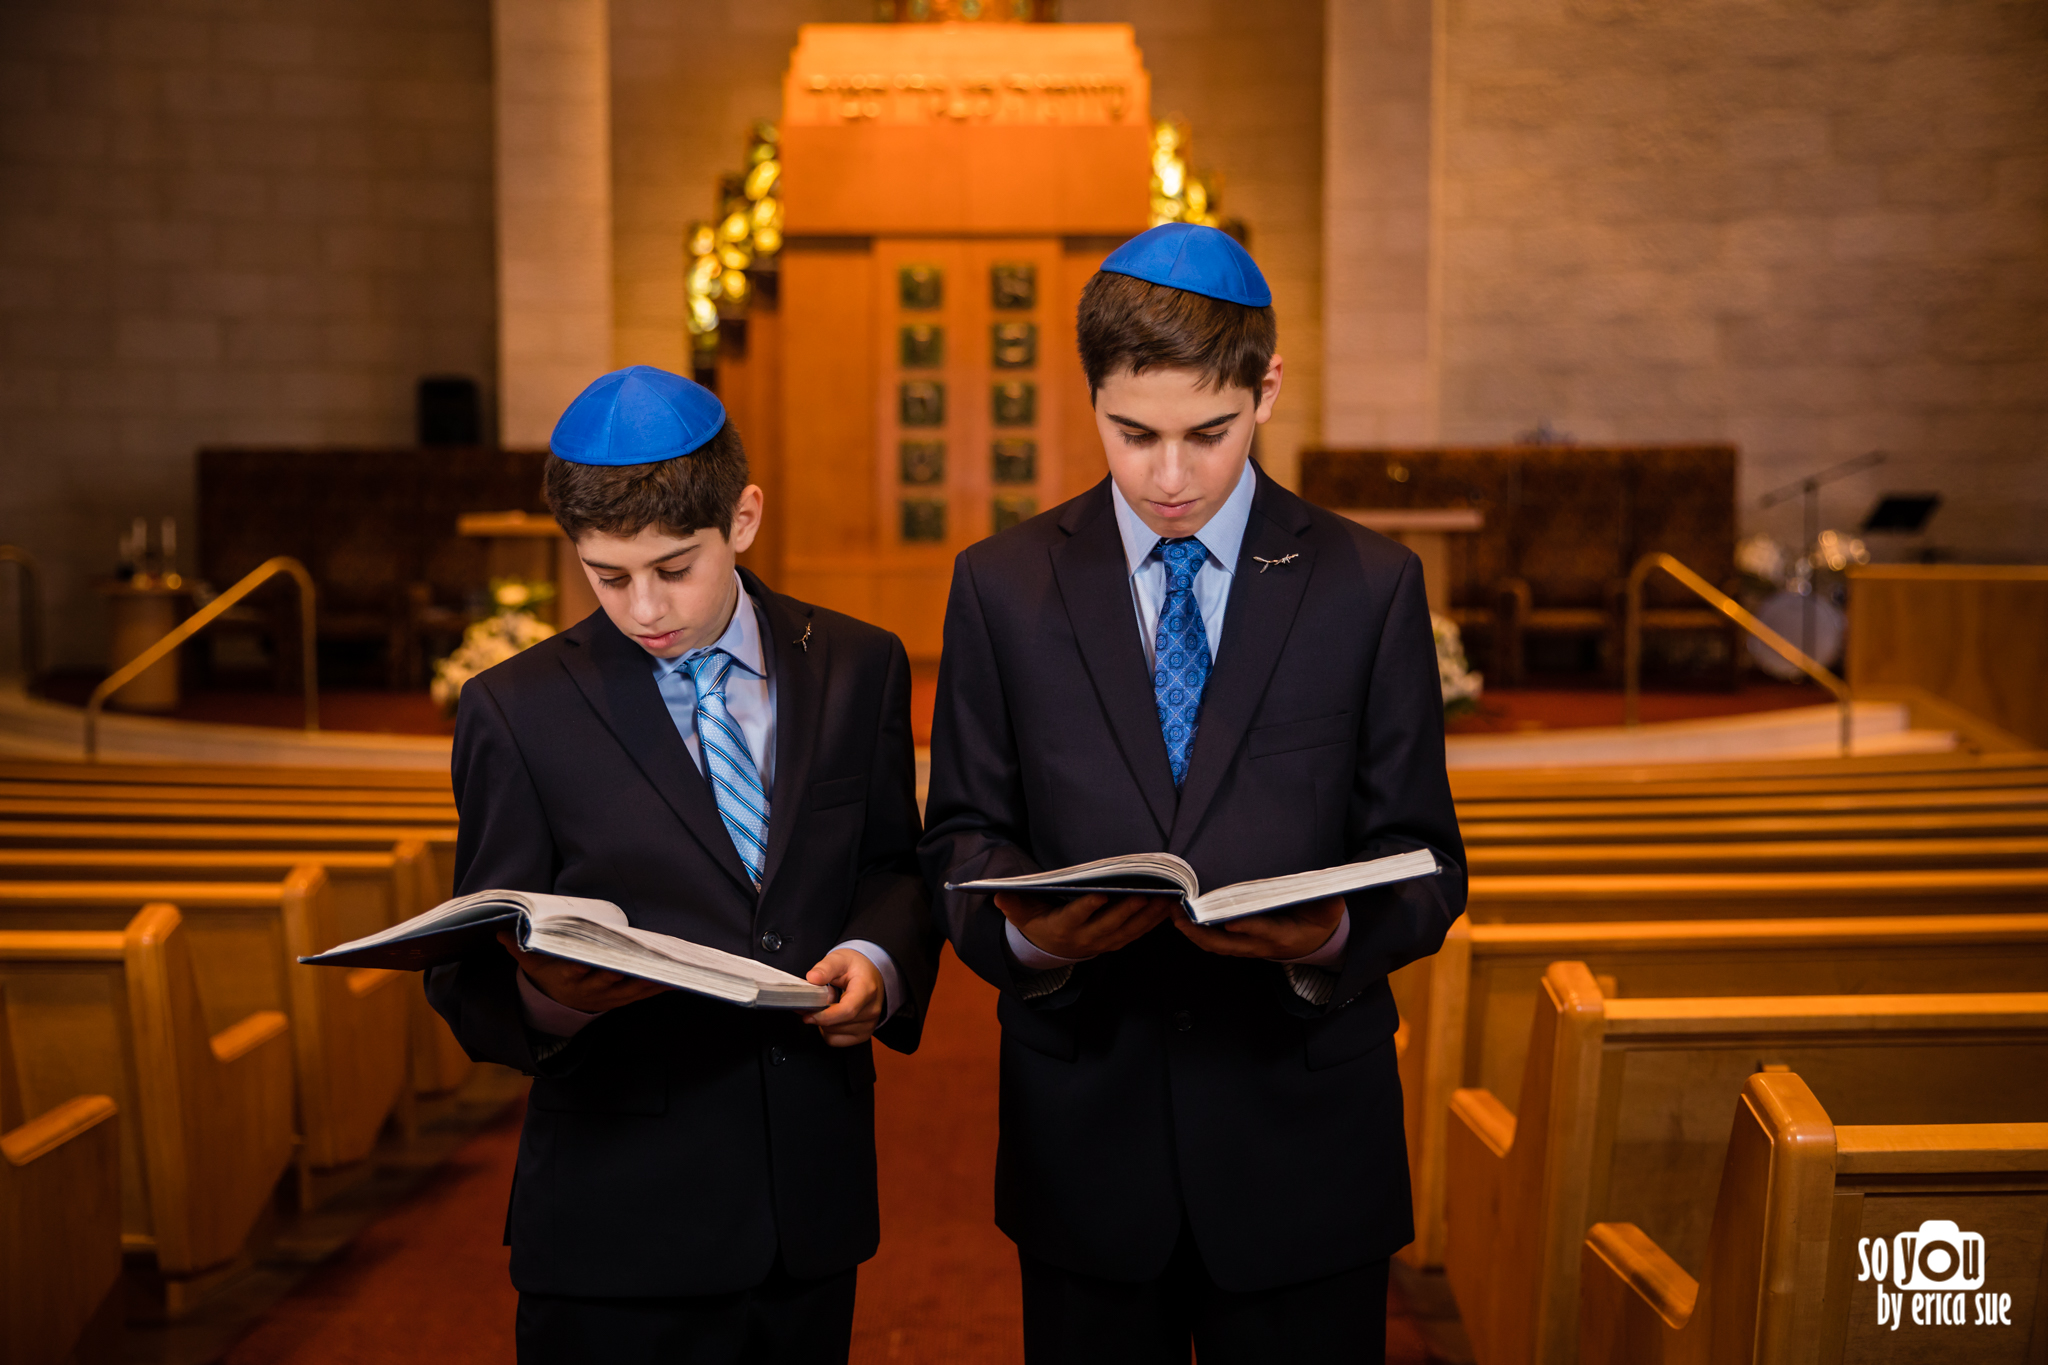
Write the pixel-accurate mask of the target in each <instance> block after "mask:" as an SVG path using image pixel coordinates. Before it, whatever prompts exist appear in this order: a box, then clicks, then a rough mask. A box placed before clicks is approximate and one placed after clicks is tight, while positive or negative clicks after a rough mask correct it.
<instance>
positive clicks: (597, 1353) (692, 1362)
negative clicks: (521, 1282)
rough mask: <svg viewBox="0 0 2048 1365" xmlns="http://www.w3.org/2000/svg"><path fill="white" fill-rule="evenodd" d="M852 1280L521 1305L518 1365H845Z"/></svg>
mask: <svg viewBox="0 0 2048 1365" xmlns="http://www.w3.org/2000/svg"><path fill="white" fill-rule="evenodd" d="M856 1273H857V1272H856V1271H853V1270H846V1271H842V1272H840V1273H839V1274H837V1275H828V1276H826V1277H825V1278H824V1279H821V1280H799V1279H795V1278H793V1277H791V1275H790V1274H789V1272H788V1271H786V1270H784V1269H783V1268H782V1258H781V1257H780V1256H778V1257H776V1258H775V1268H774V1269H773V1270H771V1271H769V1273H768V1278H767V1279H766V1280H764V1281H762V1282H761V1283H760V1284H758V1285H755V1286H754V1287H753V1288H752V1289H742V1290H740V1291H739V1292H737V1293H733V1294H704V1295H694V1296H690V1297H684V1298H674V1299H579V1298H568V1297H565V1296H562V1295H557V1294H521V1295H520V1296H519V1321H518V1336H519V1365H591V1362H596V1361H602V1362H605V1365H656V1362H659V1365H834V1362H838V1365H844V1362H845V1360H846V1356H847V1352H848V1351H849V1350H850V1349H851V1348H852V1344H853V1288H854V1276H855V1274H856Z"/></svg>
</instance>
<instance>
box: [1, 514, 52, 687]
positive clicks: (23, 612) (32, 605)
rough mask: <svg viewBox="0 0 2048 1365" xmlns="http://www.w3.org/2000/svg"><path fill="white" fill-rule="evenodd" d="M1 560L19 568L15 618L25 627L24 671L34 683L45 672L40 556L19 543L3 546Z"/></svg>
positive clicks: (22, 633)
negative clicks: (38, 675) (43, 667)
mask: <svg viewBox="0 0 2048 1365" xmlns="http://www.w3.org/2000/svg"><path fill="white" fill-rule="evenodd" d="M0 563H5V564H12V565H13V566H14V571H15V588H16V593H15V596H16V598H17V599H18V600H17V602H16V606H15V620H16V622H17V623H18V624H19V625H20V627H21V674H22V677H23V678H24V679H25V680H26V681H28V682H34V681H35V680H36V675H37V674H38V673H40V672H42V639H43V574H42V566H41V565H39V564H37V563H36V557H35V556H34V555H32V554H30V553H29V552H28V551H27V550H24V549H22V548H21V547H20V546H19V545H0Z"/></svg>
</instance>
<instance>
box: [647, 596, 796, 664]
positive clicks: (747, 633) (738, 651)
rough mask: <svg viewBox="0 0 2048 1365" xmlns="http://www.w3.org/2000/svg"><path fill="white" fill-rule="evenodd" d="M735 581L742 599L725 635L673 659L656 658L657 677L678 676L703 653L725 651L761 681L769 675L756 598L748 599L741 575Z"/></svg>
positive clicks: (734, 605) (737, 602)
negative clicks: (661, 675) (668, 674)
mask: <svg viewBox="0 0 2048 1365" xmlns="http://www.w3.org/2000/svg"><path fill="white" fill-rule="evenodd" d="M732 582H733V586H734V587H735V588H736V589H738V590H739V597H738V600H736V601H735V602H734V603H733V608H732V620H730V621H728V622H726V624H725V633H724V634H723V635H721V636H719V637H718V638H717V639H716V640H713V641H712V642H711V643H710V644H709V645H707V646H705V647H704V648H703V649H693V650H691V651H690V652H689V653H687V654H680V655H678V656H676V657H675V658H673V659H656V660H655V661H654V671H655V672H656V673H657V674H661V673H674V672H675V671H676V670H678V669H680V668H681V667H682V666H683V665H684V664H685V663H687V662H689V661H690V660H691V659H694V658H696V657H697V656H698V655H699V654H704V653H707V652H709V651H710V650H714V649H722V650H724V651H725V652H726V653H728V654H730V655H732V659H733V667H735V668H743V669H745V670H746V671H747V672H749V673H751V674H753V675H754V676H755V677H757V678H765V677H767V676H768V669H767V666H766V662H765V659H764V657H763V655H762V653H761V621H760V617H759V615H758V614H757V613H756V612H755V611H754V599H753V598H751V597H749V596H747V585H746V584H744V583H742V582H740V576H739V574H738V573H734V574H733V576H732Z"/></svg>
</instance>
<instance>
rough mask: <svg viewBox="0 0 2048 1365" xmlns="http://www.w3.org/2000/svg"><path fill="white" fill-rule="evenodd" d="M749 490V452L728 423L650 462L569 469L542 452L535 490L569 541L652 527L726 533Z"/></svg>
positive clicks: (628, 534) (625, 535)
mask: <svg viewBox="0 0 2048 1365" xmlns="http://www.w3.org/2000/svg"><path fill="white" fill-rule="evenodd" d="M746 487H747V449H746V447H745V446H744V445H742V444H741V443H740V434H739V433H738V432H737V431H735V430H733V426H732V423H730V422H727V423H726V424H725V425H724V426H722V427H720V428H719V429H718V434H717V435H716V436H713V437H712V438H711V439H710V440H709V441H707V442H705V443H704V444H703V445H701V446H699V447H697V449H695V450H693V451H691V452H690V453H689V454H687V455H678V456H676V457H675V458H674V459H672V460H659V461H657V462H655V463H653V464H628V465H595V464H574V463H571V462H570V461H568V460H564V459H562V458H561V457H560V456H558V455H556V454H554V453H553V452H552V451H550V452H549V453H548V459H547V466H546V471H545V473H543V474H542V476H541V488H542V491H543V492H544V493H545V494H546V496H547V500H548V510H549V511H550V512H553V513H554V514H555V520H556V521H557V522H559V523H560V524H561V527H562V530H563V531H565V532H567V533H568V536H569V539H571V540H581V539H582V538H583V537H584V536H585V535H588V534H589V533H590V532H592V531H595V532H597V533H599V534H600V535H607V536H617V537H619V538H620V539H621V540H630V539H631V538H632V537H634V536H637V535H639V534H640V533H641V532H642V531H644V530H646V529H647V528H648V527H650V526H652V527H653V528H654V529H655V530H657V531H660V532H661V533H662V534H663V535H670V536H678V537H680V536H689V535H694V534H695V533H696V532H698V531H701V530H703V529H704V528H705V527H707V526H713V527H716V528H718V533H719V534H720V535H724V536H730V535H731V534H732V518H733V513H734V512H735V511H736V510H738V507H739V501H740V494H741V493H743V492H745V491H746Z"/></svg>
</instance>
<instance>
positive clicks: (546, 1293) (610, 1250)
mask: <svg viewBox="0 0 2048 1365" xmlns="http://www.w3.org/2000/svg"><path fill="white" fill-rule="evenodd" d="M550 446H551V451H552V453H551V455H550V457H549V460H548V463H547V475H546V478H547V495H548V505H549V507H550V508H551V509H552V510H553V512H554V514H555V517H556V520H558V521H559V522H560V523H561V524H562V527H563V529H564V530H565V531H567V532H568V534H569V535H570V537H571V538H572V539H573V540H574V541H575V545H576V552H577V554H578V555H579V557H580V558H581V560H582V562H583V568H584V572H585V573H586V574H588V575H589V578H590V582H591V586H592V587H593V589H594V590H595V591H596V594H597V599H598V602H599V603H600V605H601V606H602V607H603V610H602V611H599V612H596V613H593V614H592V615H591V616H590V617H589V618H587V619H586V620H584V621H581V622H579V623H577V624H576V625H574V626H571V627H570V628H569V629H567V630H565V631H563V632H562V633H561V634H559V635H556V636H554V637H553V638H551V639H549V640H546V641H543V642H542V643H540V644H537V645H535V646H533V647H532V648H531V649H528V650H526V651H525V652H524V653H522V654H520V655H518V656H517V657H515V658H513V659H510V660H508V661H507V662H505V663H503V664H500V665H498V666H497V667H496V668H493V669H490V670H488V671H487V672H485V673H482V674H480V675H478V676H477V677H476V678H473V679H472V680H471V681H470V682H469V683H468V685H467V686H465V687H464V688H463V692H462V707H461V711H460V714H459V717H458V719H457V722H456V734H455V760H454V766H455V797H456V802H457V804H458V806H459V807H460V810H461V833H460V836H459V838H458V840H457V847H456V890H457V891H458V892H463V893H467V892H472V891H478V890H483V889H486V888H493V887H508V888H514V889H518V890H525V891H544V892H556V893H560V894H563V895H571V896H590V897H597V898H600V899H604V900H610V901H614V902H616V903H617V904H618V905H619V906H621V907H622V908H623V909H624V910H625V911H626V914H627V916H628V918H629V919H630V920H631V921H632V922H633V923H634V924H636V925H639V926H641V927H644V928H648V929H654V930H658V931H660V932H662V933H667V934H673V935H675V936H677V937H679V938H685V939H689V940H691V941H693V942H696V943H702V944H708V945H710V946H711V947H714V948H720V949H723V950H725V951H727V952H732V953H739V954H743V955H746V956H750V957H753V958H755V959H757V960H759V961H762V962H765V963H768V964H769V965H772V966H776V967H782V968H784V969H787V970H791V971H795V972H806V970H807V975H808V978H809V979H810V980H811V981H813V982H820V983H826V984H830V985H832V986H833V987H835V988H836V989H837V991H838V993H839V994H838V999H837V1000H836V1002H835V1003H834V1004H832V1005H831V1006H829V1007H827V1008H825V1009H822V1010H819V1011H817V1012H815V1013H813V1014H810V1015H806V1016H803V1017H802V1018H798V1017H796V1016H793V1015H791V1014H788V1013H783V1012H776V1011H766V1010H763V1011H758V1012H757V1011H752V1010H744V1009H738V1008H735V1007H733V1006H731V1005H727V1004H722V1003H718V1002H715V1001H712V1000H708V999H705V998H703V997H699V996H695V995H690V994H686V993H683V992H679V991H669V990H665V989H663V988H661V987H658V986H654V985H651V984H650V983H647V982H644V981H639V980H635V979H632V978H627V977H622V976H617V975H614V974H612V973H609V972H603V971H597V970H593V969H589V968H583V967H580V966H576V965H574V964H571V963H567V962H564V961H561V960H560V959H555V958H549V957H545V956H540V955H537V954H531V953H526V952H523V951H521V950H520V949H519V948H518V947H517V945H516V944H515V943H514V942H513V941H512V940H511V938H510V936H509V935H506V936H504V937H503V939H502V940H501V941H502V943H503V949H504V950H503V951H499V950H498V949H492V950H490V951H488V952H485V953H482V954H480V955H476V956H473V957H470V958H468V959H466V960H464V961H462V962H460V963H457V964H453V965H450V966H446V967H441V968H438V969H436V970H435V971H434V972H433V974H432V976H431V978H430V980H429V984H428V991H429V994H430V996H431V997H432V999H433V1002H434V1007H435V1008H436V1009H438V1010H439V1011H440V1012H441V1014H442V1015H443V1016H444V1017H446V1018H447V1020H448V1022H449V1024H450V1025H451V1026H452V1027H453V1028H454V1030H455V1034H456V1036H457V1037H458V1038H459V1039H461V1040H462V1044H463V1046H464V1047H465V1048H467V1049H468V1051H469V1053H470V1055H471V1056H473V1057H476V1058H478V1059H479V1060H485V1061H494V1062H500V1063H503V1064H504V1065H506V1066H511V1067H516V1068H518V1069H519V1070H521V1071H524V1072H527V1073H529V1074H531V1075H533V1076H534V1077H535V1080H534V1083H533V1089H532V1094H531V1099H530V1104H529V1109H528V1113H527V1117H526V1126H525V1131H524V1132H523V1133H522V1134H521V1137H520V1146H519V1161H518V1168H517V1174H516V1177H515V1180H514V1185H513V1193H512V1203H511V1212H510V1215H509V1217H508V1218H507V1221H506V1228H505V1240H506V1242H507V1244H508V1245H510V1246H511V1248H512V1280H513V1283H514V1285H516V1286H517V1288H518V1289H519V1291H520V1297H519V1319H518V1338H519V1359H520V1360H521V1361H522V1362H528V1363H529V1365H530V1363H531V1362H553V1361H562V1362H585V1361H594V1360H603V1361H620V1362H625V1361H650V1362H651V1361H656V1360H659V1361H663V1362H670V1361H690V1362H698V1361H702V1362H739V1361H747V1362H765V1361H774V1362H780V1361H790V1362H798V1361H801V1362H804V1363H805V1365H815V1363H816V1362H819V1361H827V1360H842V1361H843V1360H844V1359H845V1358H846V1354H847V1349H848V1343H849V1338H850V1334H851V1330H852V1321H853V1302H854V1277H855V1267H856V1266H857V1265H858V1264H859V1263H860V1262H861V1261H864V1260H866V1259H867V1258H868V1257H870V1256H872V1255H873V1254H874V1252H875V1246H876V1242H877V1239H878V1235H879V1234H878V1222H877V1219H878V1215H877V1207H876V1193H875V1150H874V1091H873V1086H874V1077H875V1070H874V1060H873V1056H872V1054H871V1052H870V1047H869V1041H868V1040H869V1038H870V1036H871V1035H872V1036H876V1037H879V1038H881V1039H882V1041H883V1042H885V1043H887V1044H889V1045H890V1046H891V1047H894V1048H896V1049H898V1050H899V1051H904V1052H908V1051H910V1050H911V1049H912V1048H914V1047H916V1045H917V1039H918V1031H919V1028H920V1026H921V1023H922V1020H923V1016H924V1011H925V1006H926V1002H927V1000H928V998H929V994H930V991H931V986H932V981H933V978H934V976H935V975H936V971H937V958H936V952H935V949H936V940H937V934H936V931H935V929H933V928H932V927H930V922H929V921H930V916H929V909H928V906H929V902H928V900H927V897H926V895H925V891H924V887H923V883H922V880H921V878H920V877H919V876H918V873H917V864H916V860H915V847H916V841H917V834H918V814H917V806H916V797H915V772H914V763H913V759H912V753H911V739H910V714H909V711H910V669H909V664H908V660H907V659H906V658H905V656H904V652H903V646H902V644H901V643H900V642H899V641H898V640H897V639H896V637H895V636H893V635H891V634H889V633H888V632H886V631H883V630H878V629H876V628H875V627H873V626H869V625H864V624H862V623H861V622H859V621H855V620H852V619H851V618H849V617H845V616H840V615H838V614H836V613H834V612H830V611H825V610H822V609H820V608H815V607H811V606H808V605H806V604H804V603H802V602H797V601H794V600H792V599H790V598H787V597H784V596H782V595H781V594H779V593H776V592H773V591H771V590H770V589H769V588H768V587H766V586H765V585H764V584H763V583H762V582H761V581H760V580H759V579H758V578H756V577H754V576H753V575H752V574H750V573H748V572H747V571H746V570H744V569H738V568H736V567H735V563H734V558H735V556H736V555H737V554H739V553H740V552H741V551H743V550H745V549H746V548H747V546H748V545H749V544H750V543H751V542H752V541H753V538H754V534H755V531H756V529H757V528H758V527H759V525H760V521H761V490H760V489H759V488H758V487H755V486H753V485H751V484H749V483H748V482H747V462H746V452H745V451H744V449H743V448H742V447H741V445H740V440H739V436H738V434H737V433H735V432H734V431H733V429H732V428H731V427H730V426H729V425H727V424H726V421H725V413H724V409H723V408H722V407H721V406H720V405H719V403H718V400H717V398H715V397H714V396H713V395H712V394H711V393H709V392H708V391H707V390H705V389H703V388H701V387H699V386H698V385H696V384H693V383H691V382H690V381H689V380H687V379H682V378H679V377H677V376H675V375H671V374H666V373H664V372H662V371H660V370H655V369H650V368H648V367H646V366H634V367H632V368H630V369H626V370H621V371H618V372H617V373H614V374H610V375H607V376H605V377H604V378H602V379H600V380H598V381H597V382H596V383H594V384H592V385H591V386H590V388H588V389H587V390H585V391H584V393H583V394H582V396H581V397H579V398H578V399H577V400H576V402H575V403H574V404H572V405H571V406H570V408H569V410H568V412H567V413H565V414H564V415H563V417H562V420H561V422H560V424H559V425H558V426H557V427H556V428H555V432H554V436H553V438H552V440H551V442H550Z"/></svg>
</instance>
